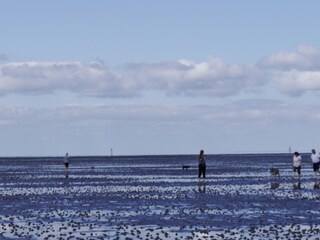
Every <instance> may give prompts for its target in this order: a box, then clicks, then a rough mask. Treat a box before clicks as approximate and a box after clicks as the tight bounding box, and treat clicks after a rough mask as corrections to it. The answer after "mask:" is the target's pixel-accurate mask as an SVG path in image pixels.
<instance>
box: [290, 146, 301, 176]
mask: <svg viewBox="0 0 320 240" xmlns="http://www.w3.org/2000/svg"><path fill="white" fill-rule="evenodd" d="M301 162H302V158H301V155H300V154H299V153H298V152H294V154H293V166H292V177H293V178H294V176H295V172H298V176H299V179H300V175H301Z"/></svg>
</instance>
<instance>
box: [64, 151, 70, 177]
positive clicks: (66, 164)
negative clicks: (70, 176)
mask: <svg viewBox="0 0 320 240" xmlns="http://www.w3.org/2000/svg"><path fill="white" fill-rule="evenodd" d="M63 162H64V171H65V172H66V173H68V170H69V154H68V153H66V155H65V156H64V158H63Z"/></svg>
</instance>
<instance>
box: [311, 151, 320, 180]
mask: <svg viewBox="0 0 320 240" xmlns="http://www.w3.org/2000/svg"><path fill="white" fill-rule="evenodd" d="M311 152H312V154H311V160H312V164H313V172H314V176H315V177H317V176H318V175H319V164H320V154H319V153H318V152H317V151H316V150H315V149H312V150H311Z"/></svg>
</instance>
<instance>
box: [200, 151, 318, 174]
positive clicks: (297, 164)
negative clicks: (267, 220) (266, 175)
mask: <svg viewBox="0 0 320 240" xmlns="http://www.w3.org/2000/svg"><path fill="white" fill-rule="evenodd" d="M311 161H312V167H313V172H314V175H315V177H317V176H319V175H320V171H319V169H320V154H319V152H317V151H316V150H315V149H312V150H311ZM301 164H302V157H301V155H300V153H298V152H294V154H293V166H292V177H293V178H294V177H295V175H296V173H297V174H298V177H299V178H300V176H301ZM198 168H199V171H198V178H201V176H203V178H206V157H205V155H204V151H203V150H200V154H199V157H198Z"/></svg>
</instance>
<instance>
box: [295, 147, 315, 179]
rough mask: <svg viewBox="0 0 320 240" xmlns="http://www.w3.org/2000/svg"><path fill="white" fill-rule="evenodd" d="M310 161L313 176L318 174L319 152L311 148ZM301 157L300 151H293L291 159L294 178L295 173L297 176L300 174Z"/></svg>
mask: <svg viewBox="0 0 320 240" xmlns="http://www.w3.org/2000/svg"><path fill="white" fill-rule="evenodd" d="M311 161H312V167H313V172H314V175H315V177H317V176H319V175H320V171H319V169H320V154H319V152H317V151H316V150H315V149H312V150H311ZM301 165H302V157H301V155H300V153H298V152H294V154H293V159H292V177H293V178H294V177H295V175H296V173H297V174H298V177H299V178H300V176H301Z"/></svg>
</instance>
